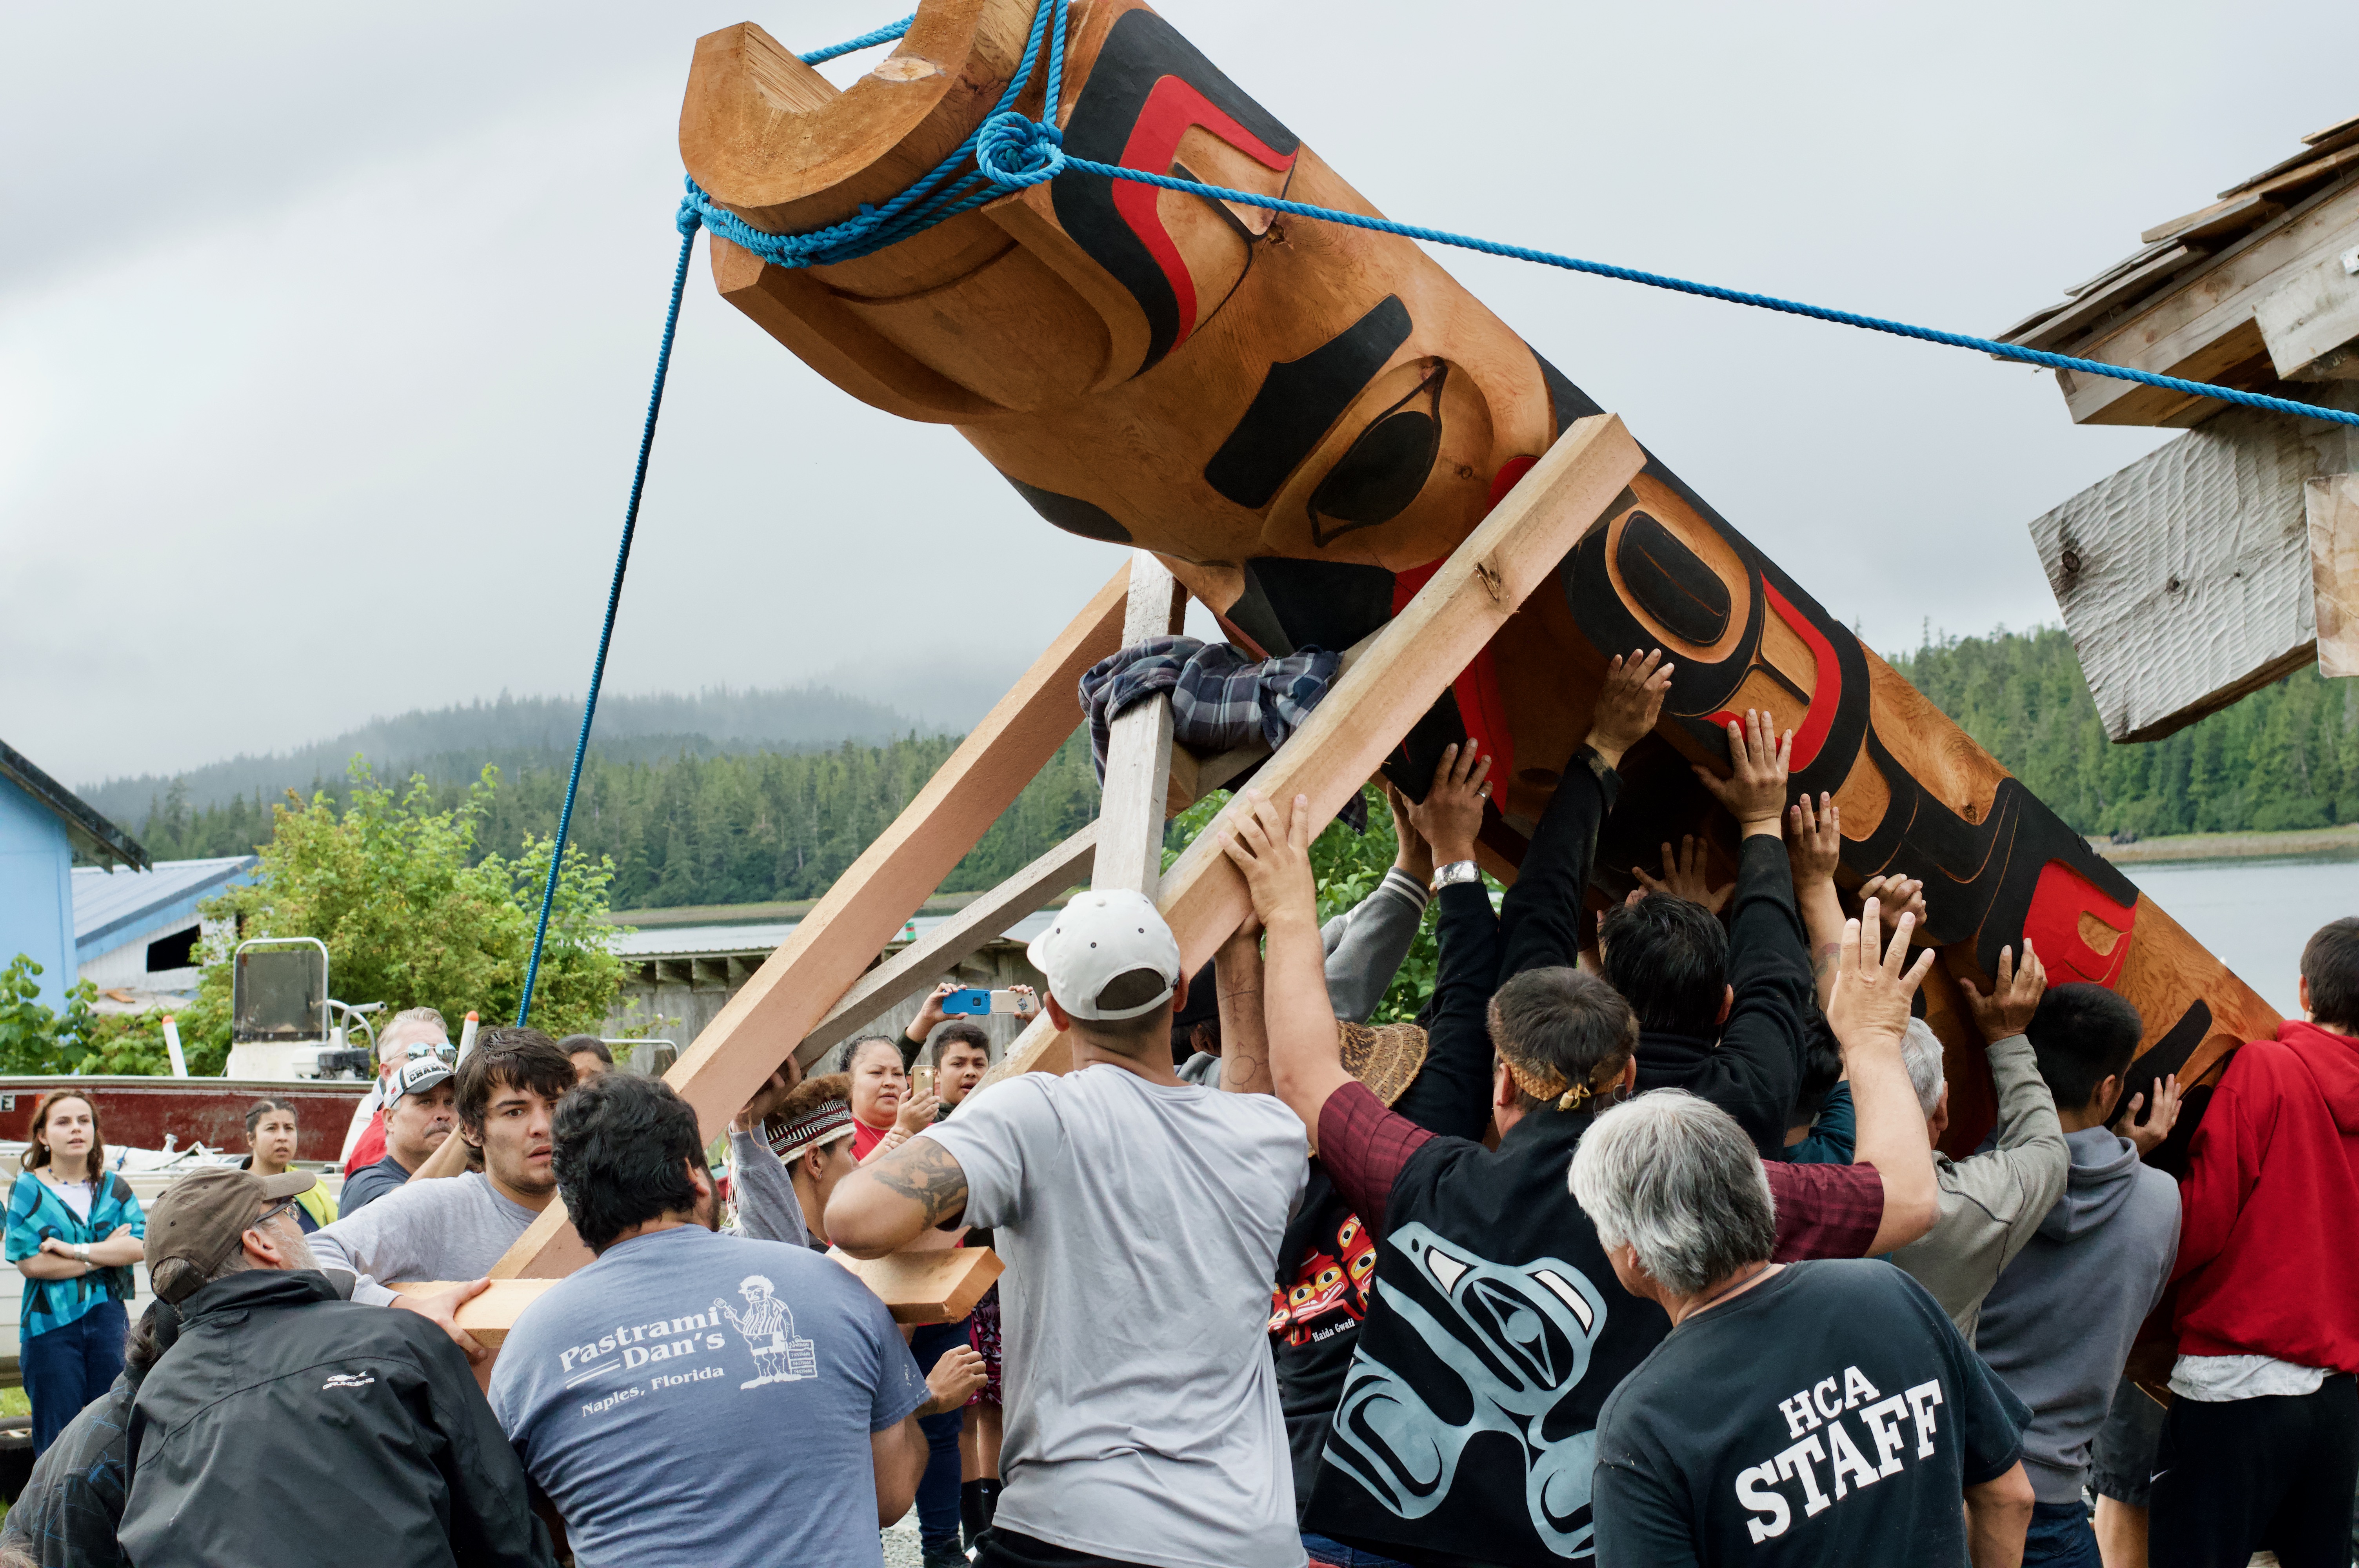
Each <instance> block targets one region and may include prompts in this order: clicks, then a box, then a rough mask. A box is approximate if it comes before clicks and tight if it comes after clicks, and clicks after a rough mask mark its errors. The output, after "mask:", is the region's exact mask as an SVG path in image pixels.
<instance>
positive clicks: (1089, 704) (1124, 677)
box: [1082, 637, 1364, 827]
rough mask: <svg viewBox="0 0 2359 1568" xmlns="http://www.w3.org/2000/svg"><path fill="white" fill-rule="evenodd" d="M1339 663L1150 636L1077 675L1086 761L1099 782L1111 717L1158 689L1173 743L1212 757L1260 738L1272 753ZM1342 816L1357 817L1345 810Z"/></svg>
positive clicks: (1308, 652) (1317, 655)
mask: <svg viewBox="0 0 2359 1568" xmlns="http://www.w3.org/2000/svg"><path fill="white" fill-rule="evenodd" d="M1342 662H1343V659H1342V655H1341V654H1332V653H1329V652H1328V651H1327V650H1326V649H1324V648H1321V647H1316V646H1305V647H1302V648H1299V649H1298V650H1296V651H1295V652H1294V653H1291V654H1288V655H1287V656H1286V657H1284V658H1282V659H1264V660H1261V661H1259V662H1256V661H1255V660H1252V659H1249V658H1247V657H1245V655H1244V654H1241V653H1239V652H1238V651H1237V650H1236V649H1234V648H1233V647H1231V646H1230V645H1229V644H1228V643H1202V642H1199V641H1197V640H1196V639H1195V638H1193V637H1149V638H1148V639H1147V641H1146V642H1144V643H1138V644H1137V645H1136V646H1135V647H1129V648H1125V649H1123V650H1122V651H1121V652H1120V653H1116V654H1108V655H1107V656H1106V657H1104V658H1103V659H1100V660H1099V661H1098V662H1097V663H1096V664H1094V665H1091V666H1090V669H1089V672H1088V673H1087V674H1086V675H1084V676H1082V711H1084V712H1086V713H1087V714H1088V715H1089V716H1090V764H1091V766H1093V768H1095V769H1096V770H1097V775H1098V782H1099V783H1101V784H1103V783H1104V782H1105V769H1106V742H1107V740H1108V738H1109V737H1110V736H1111V735H1112V733H1113V731H1114V718H1115V716H1116V715H1118V714H1120V713H1122V712H1123V711H1124V710H1125V709H1126V708H1132V707H1135V706H1136V705H1137V704H1138V703H1141V702H1144V701H1145V700H1147V698H1148V697H1153V696H1155V695H1157V694H1158V693H1161V692H1168V693H1169V694H1170V697H1171V738H1172V739H1173V740H1174V741H1177V742H1178V743H1179V744H1180V745H1183V746H1186V747H1188V748H1190V750H1192V751H1197V752H1208V753H1213V754H1217V753H1219V752H1230V751H1234V750H1235V749H1236V748H1238V747H1240V746H1245V745H1250V744H1252V743H1253V742H1254V741H1256V740H1259V741H1266V742H1267V743H1268V746H1269V749H1270V750H1271V751H1273V752H1275V751H1277V749H1278V747H1280V746H1282V745H1284V744H1285V743H1286V738H1287V737H1288V736H1289V735H1291V734H1293V733H1294V731H1295V730H1298V729H1299V728H1300V727H1301V725H1302V722H1303V720H1304V719H1309V718H1310V710H1311V709H1312V708H1316V707H1318V706H1319V699H1320V698H1321V697H1325V696H1326V695H1327V687H1328V686H1329V684H1330V683H1332V681H1333V680H1334V678H1335V672H1336V670H1337V668H1338V667H1339V666H1340V665H1341V664H1342ZM1353 806H1354V807H1358V806H1359V802H1358V799H1357V797H1356V796H1355V797H1354V800H1353ZM1361 809H1363V810H1364V808H1361ZM1344 815H1345V816H1346V817H1347V818H1349V817H1353V816H1355V815H1356V813H1355V811H1354V810H1353V809H1352V808H1347V809H1346V811H1345V813H1344ZM1353 826H1354V827H1357V826H1359V822H1358V821H1357V820H1354V821H1353Z"/></svg>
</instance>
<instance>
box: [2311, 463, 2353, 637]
mask: <svg viewBox="0 0 2359 1568" xmlns="http://www.w3.org/2000/svg"><path fill="white" fill-rule="evenodd" d="M2304 500H2305V502H2306V503H2307V512H2308V521H2309V524H2310V572H2311V579H2310V580H2311V584H2312V591H2313V592H2314V593H2315V595H2316V599H2317V605H2318V669H2319V673H2320V674H2321V675H2329V676H2359V474H2348V473H2343V474H2334V475H2332V476H2330V477H2327V478H2323V479H2313V480H2311V481H2310V482H2309V484H2308V485H2307V486H2305V487H2304Z"/></svg>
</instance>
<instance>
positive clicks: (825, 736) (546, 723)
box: [78, 685, 987, 828]
mask: <svg viewBox="0 0 2359 1568" xmlns="http://www.w3.org/2000/svg"><path fill="white" fill-rule="evenodd" d="M912 706H919V705H912ZM922 706H923V707H924V708H933V709H934V711H933V712H920V713H919V714H917V715H912V714H911V713H909V712H908V711H905V710H904V709H903V708H897V707H891V706H887V705H886V703H884V702H880V701H876V700H874V699H872V698H869V697H854V696H852V695H850V694H848V693H845V692H843V691H840V690H838V689H836V688H835V687H825V686H817V685H812V686H803V687H778V688H773V689H770V690H760V691H756V690H737V689H732V688H730V687H712V688H708V689H706V690H704V691H701V692H698V693H696V694H694V695H693V696H690V695H686V694H681V693H677V692H658V693H653V694H648V695H642V696H617V695H614V694H611V693H610V694H608V695H606V696H604V697H600V698H599V701H598V721H597V724H596V726H595V727H594V729H593V730H592V737H591V749H592V751H594V752H598V753H600V754H601V755H603V756H605V757H607V758H609V759H611V760H614V761H620V762H630V761H658V760H663V759H668V758H671V757H675V756H678V755H679V754H681V753H682V752H687V753H690V754H692V755H697V756H712V755H716V754H720V753H723V752H795V751H808V750H811V749H814V748H820V747H829V746H835V745H839V744H841V743H842V742H843V741H886V740H889V739H891V738H893V737H895V736H897V735H907V734H908V733H910V732H911V731H912V730H918V731H923V732H926V733H939V732H942V731H945V730H964V729H966V728H967V726H968V725H969V724H971V723H972V722H973V718H974V717H975V716H976V715H978V714H979V713H980V712H981V709H980V708H977V709H975V712H974V713H965V712H962V711H956V709H962V708H965V707H968V706H971V704H966V703H953V704H951V705H950V707H949V708H945V707H944V706H943V705H942V704H940V703H939V702H933V703H926V704H923V705H922ZM986 706H987V704H986ZM581 725H582V704H581V701H580V699H579V698H575V697H510V696H507V695H506V694H502V695H501V696H500V697H497V698H496V699H495V700H493V701H490V702H483V701H476V702H471V703H466V704H464V705H460V706H453V707H450V708H428V709H418V710H414V711H412V712H408V713H403V714H398V715H396V716H395V717H393V718H390V719H371V720H370V721H369V722H368V723H366V724H364V725H361V726H360V727H358V728H357V729H353V730H346V731H345V732H344V733H342V734H341V735H337V736H335V737H333V738H332V739H329V740H325V741H314V742H313V743H311V744H310V745H308V746H299V747H296V748H293V749H292V750H289V751H287V752H272V753H269V754H266V755H262V756H253V755H239V756H235V757H232V758H229V759H228V760H227V761H224V762H209V763H206V764H204V765H202V766H199V767H194V768H190V769H189V770H188V771H186V772H184V773H142V774H139V775H137V776H136V777H131V778H119V779H109V780H107V781H105V782H104V783H103V784H86V785H82V786H81V787H80V788H79V790H78V793H79V794H80V795H82V798H83V799H85V800H87V801H89V802H90V803H91V804H92V806H96V807H97V808H98V809H99V810H100V811H102V812H104V813H105V814H106V815H107V816H110V817H113V818H114V820H115V821H116V822H119V823H121V824H123V825H125V827H134V828H136V825H137V824H138V823H139V822H140V821H142V820H144V819H145V817H146V816H147V811H148V808H149V806H150V805H151V803H153V802H156V801H158V800H160V799H162V798H163V797H164V796H165V795H167V794H168V792H169V791H170V790H171V788H172V786H173V784H175V783H176V782H177V783H178V784H179V787H180V789H181V790H182V791H183V792H184V795H185V798H186V801H187V804H188V806H189V807H190V809H192V810H202V809H203V808H204V807H206V806H218V805H222V804H224V803H226V802H228V801H230V800H232V799H233V798H234V797H236V796H238V795H245V796H247V797H249V798H261V799H265V800H268V799H275V798H277V796H278V795H279V792H281V791H282V790H287V789H296V790H308V789H309V788H310V786H311V785H312V784H314V783H315V782H327V781H332V780H338V779H342V777H343V776H344V770H345V768H346V767H347V765H349V764H350V762H352V759H353V756H354V755H356V754H357V755H361V756H365V757H366V758H367V759H368V761H369V765H370V766H371V767H372V768H373V769H374V770H375V773H376V774H377V776H378V777H380V778H386V777H402V776H406V775H408V774H409V773H424V774H426V775H427V776H428V777H429V778H431V779H433V780H435V781H436V782H438V783H446V782H452V781H456V780H462V779H467V778H472V777H473V776H474V775H475V774H477V773H480V772H482V770H483V769H484V766H485V765H486V764H494V765H497V766H498V767H500V768H501V769H502V770H504V771H506V772H507V773H510V774H511V775H513V774H514V773H517V772H521V771H532V770H537V769H540V768H562V767H564V766H566V765H567V763H568V762H569V761H570V760H571V756H572V752H573V742H574V738H575V736H576V734H577V733H578V732H579V730H580V729H581Z"/></svg>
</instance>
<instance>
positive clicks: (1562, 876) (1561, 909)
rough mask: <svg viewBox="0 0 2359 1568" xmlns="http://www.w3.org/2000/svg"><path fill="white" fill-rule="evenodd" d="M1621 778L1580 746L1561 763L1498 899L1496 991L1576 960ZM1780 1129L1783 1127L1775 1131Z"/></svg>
mask: <svg viewBox="0 0 2359 1568" xmlns="http://www.w3.org/2000/svg"><path fill="white" fill-rule="evenodd" d="M1621 788H1622V778H1621V775H1620V774H1619V773H1615V772H1614V770H1613V769H1612V768H1609V767H1607V766H1606V765H1605V759H1604V758H1603V757H1602V756H1599V755H1598V754H1597V752H1596V749H1595V748H1593V747H1592V746H1589V745H1587V744H1583V745H1582V746H1580V747H1578V748H1577V749H1575V751H1574V752H1573V753H1572V755H1571V758H1569V759H1568V760H1567V761H1566V762H1565V764H1564V776H1563V777H1562V778H1560V780H1558V782H1557V786H1556V794H1555V795H1551V796H1549V803H1548V809H1547V810H1545V811H1543V812H1541V813H1540V820H1539V826H1538V827H1535V828H1534V829H1533V830H1532V841H1531V844H1530V845H1529V847H1527V849H1525V850H1524V861H1523V864H1522V865H1520V866H1518V867H1517V868H1516V885H1515V886H1513V887H1511V888H1509V889H1508V890H1507V895H1506V897H1505V898H1503V899H1501V900H1500V901H1499V971H1498V976H1497V979H1495V981H1494V982H1493V983H1494V985H1495V986H1499V985H1505V984H1506V982H1507V981H1508V980H1510V979H1514V978H1515V977H1516V976H1517V975H1520V974H1522V973H1523V972H1524V971H1525V970H1527V969H1545V968H1571V967H1572V966H1573V965H1574V964H1576V963H1577V962H1579V960H1580V957H1581V917H1582V910H1583V908H1584V907H1585V906H1586V904H1587V902H1588V897H1589V873H1590V870H1591V868H1592V867H1593V865H1594V864H1595V863H1596V860H1597V835H1598V833H1599V831H1600V830H1601V829H1602V828H1603V827H1604V825H1605V818H1606V816H1608V814H1610V813H1611V812H1612V811H1613V809H1614V801H1615V799H1616V798H1618V796H1619V795H1620V793H1621ZM1779 1131H1781V1132H1782V1131H1784V1129H1783V1128H1780V1129H1779Z"/></svg>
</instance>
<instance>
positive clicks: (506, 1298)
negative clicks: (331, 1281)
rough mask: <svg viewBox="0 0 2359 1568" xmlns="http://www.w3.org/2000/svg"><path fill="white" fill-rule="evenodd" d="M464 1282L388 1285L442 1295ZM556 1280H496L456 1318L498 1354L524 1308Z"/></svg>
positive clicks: (404, 1290) (411, 1292)
mask: <svg viewBox="0 0 2359 1568" xmlns="http://www.w3.org/2000/svg"><path fill="white" fill-rule="evenodd" d="M463 1282H464V1281H453V1280H426V1281H407V1282H404V1283H401V1284H394V1285H387V1286H386V1289H387V1290H389V1291H397V1292H402V1293H404V1294H406V1295H425V1296H439V1295H440V1294H442V1293H443V1292H445V1291H455V1290H457V1289H458V1288H459V1287H460V1285H461V1284H462V1283H463ZM556 1283H557V1281H555V1280H494V1281H492V1282H491V1284H490V1285H489V1286H488V1287H486V1288H485V1290H484V1292H483V1293H482V1294H481V1295H479V1296H477V1297H476V1298H475V1299H474V1300H473V1301H471V1302H468V1303H466V1304H464V1305H463V1306H462V1307H460V1309H459V1310H458V1312H456V1313H455V1314H452V1315H453V1317H454V1318H455V1319H456V1321H457V1322H458V1325H459V1326H460V1327H461V1328H463V1329H465V1330H466V1331H467V1332H468V1333H469V1334H472V1335H473V1336H475V1339H476V1341H477V1343H479V1344H481V1345H482V1346H484V1348H485V1349H486V1350H490V1351H493V1352H495V1353H496V1352H497V1351H498V1350H499V1347H500V1346H501V1345H503V1344H504V1343H506V1340H507V1336H508V1330H510V1329H512V1328H514V1327H515V1326H516V1319H517V1318H518V1317H520V1316H522V1315H523V1314H524V1309H525V1308H527V1307H528V1306H530V1305H532V1303H535V1302H537V1301H538V1300H539V1299H540V1297H541V1292H544V1291H546V1290H548V1289H549V1287H550V1286H552V1285H554V1284H556Z"/></svg>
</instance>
